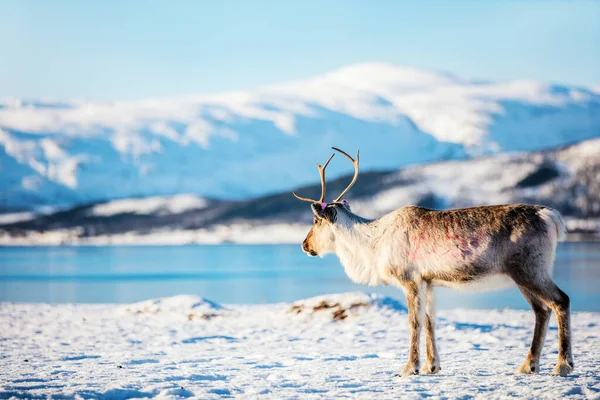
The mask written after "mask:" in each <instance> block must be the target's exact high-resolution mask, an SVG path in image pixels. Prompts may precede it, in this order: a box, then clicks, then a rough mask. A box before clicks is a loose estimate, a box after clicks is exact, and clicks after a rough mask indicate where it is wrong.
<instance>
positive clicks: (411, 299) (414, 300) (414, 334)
mask: <svg viewBox="0 0 600 400" xmlns="http://www.w3.org/2000/svg"><path fill="white" fill-rule="evenodd" d="M402 289H403V290H404V294H405V295H406V302H407V304H408V325H409V326H410V349H409V352H408V362H407V363H406V365H405V366H404V368H402V371H401V372H400V373H399V374H397V376H410V375H418V374H419V337H420V336H421V292H422V289H421V284H420V283H417V282H406V283H404V284H403V286H402Z"/></svg>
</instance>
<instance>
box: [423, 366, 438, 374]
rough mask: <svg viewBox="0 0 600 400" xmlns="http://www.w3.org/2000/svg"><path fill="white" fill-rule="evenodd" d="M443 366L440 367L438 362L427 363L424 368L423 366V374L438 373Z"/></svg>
mask: <svg viewBox="0 0 600 400" xmlns="http://www.w3.org/2000/svg"><path fill="white" fill-rule="evenodd" d="M441 369H442V368H440V366H439V365H437V364H425V365H424V366H423V368H421V373H422V374H437V373H438V372H440V370H441Z"/></svg>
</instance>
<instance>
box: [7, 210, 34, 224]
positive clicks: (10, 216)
mask: <svg viewBox="0 0 600 400" xmlns="http://www.w3.org/2000/svg"><path fill="white" fill-rule="evenodd" d="M35 217H36V215H35V213H32V212H17V213H6V214H0V225H6V224H12V223H14V222H23V221H30V220H32V219H34V218H35Z"/></svg>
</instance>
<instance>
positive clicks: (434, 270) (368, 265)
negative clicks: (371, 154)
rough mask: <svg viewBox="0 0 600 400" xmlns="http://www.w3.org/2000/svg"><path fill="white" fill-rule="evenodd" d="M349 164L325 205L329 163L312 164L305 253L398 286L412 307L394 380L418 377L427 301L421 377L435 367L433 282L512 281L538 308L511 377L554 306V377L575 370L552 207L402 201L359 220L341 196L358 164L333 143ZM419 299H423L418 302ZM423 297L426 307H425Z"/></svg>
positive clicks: (465, 285)
mask: <svg viewBox="0 0 600 400" xmlns="http://www.w3.org/2000/svg"><path fill="white" fill-rule="evenodd" d="M333 149H334V150H335V151H338V152H340V153H341V154H343V155H344V156H345V157H346V158H348V159H349V160H350V161H351V162H352V164H353V165H354V177H353V178H352V181H351V182H350V184H349V185H348V186H347V187H346V189H345V190H344V191H343V192H342V194H340V195H339V196H338V197H337V198H336V199H335V200H333V201H332V202H330V203H326V202H325V193H326V184H325V169H326V168H327V165H328V164H329V162H330V161H331V159H332V158H333V156H334V155H335V153H333V154H332V155H331V157H329V159H328V160H327V162H326V163H325V165H323V166H321V165H320V164H319V163H317V168H318V169H319V174H320V177H321V198H320V199H319V200H313V199H309V198H306V197H301V196H299V195H297V194H296V193H293V195H294V196H295V197H296V198H298V199H299V200H302V201H307V202H310V203H312V207H311V208H312V211H313V213H314V221H313V225H312V228H311V229H310V231H309V232H308V235H307V236H306V239H305V240H304V242H303V243H302V250H304V252H305V253H307V254H308V255H309V256H321V257H322V256H323V255H325V254H327V253H335V254H337V256H338V258H339V259H340V262H341V264H342V265H343V267H344V270H345V272H346V274H347V275H348V277H349V278H350V279H351V280H352V281H354V282H356V283H359V284H367V285H369V286H375V285H380V284H383V285H388V284H389V285H395V286H399V287H400V288H402V290H403V291H404V294H405V296H406V300H407V304H408V322H409V325H410V349H409V355H408V362H407V363H406V365H405V366H404V368H403V369H402V370H401V372H399V373H398V374H397V376H410V375H417V374H419V364H420V360H419V341H420V333H421V325H422V320H423V316H422V309H423V305H424V307H425V310H424V311H425V313H424V314H425V315H424V316H425V340H426V349H427V357H426V362H425V365H424V366H423V368H422V369H421V370H420V372H421V373H427V374H435V373H437V372H439V371H440V356H439V354H438V350H437V346H436V343H435V297H434V287H435V286H445V287H454V288H459V289H478V288H480V289H484V290H485V289H495V288H496V289H497V288H501V287H503V286H506V285H513V284H516V285H517V287H518V288H519V290H520V291H521V293H522V294H523V296H524V297H525V299H526V300H527V302H528V303H529V304H530V305H531V308H532V309H533V312H534V313H535V328H534V333H533V340H532V342H531V347H530V349H529V353H528V354H527V358H526V359H525V362H524V363H523V364H522V365H521V366H520V367H519V368H518V369H517V370H516V372H515V373H517V374H533V373H535V372H537V371H538V370H539V362H540V354H541V352H542V346H543V344H544V338H545V336H546V331H547V329H548V321H549V319H550V312H551V311H554V313H555V314H556V318H557V321H558V339H559V340H558V349H559V351H558V363H557V364H556V366H555V368H554V370H553V374H554V375H560V376H566V375H568V374H569V373H570V372H572V371H573V368H574V363H573V356H572V349H571V330H570V300H569V296H567V295H566V294H565V293H564V292H563V291H562V290H560V289H559V288H558V286H556V285H555V284H554V282H553V281H552V269H553V264H554V257H555V253H556V245H557V242H558V241H560V240H563V239H564V236H565V225H564V222H563V220H562V218H561V216H560V214H559V213H558V211H556V210H553V209H551V208H548V207H543V206H537V205H527V204H508V205H493V206H481V207H471V208H462V209H453V210H431V209H427V208H423V207H416V206H406V207H402V208H399V209H397V210H395V211H393V212H391V213H389V214H387V215H384V216H383V217H381V218H378V219H374V220H370V219H366V218H362V217H360V216H358V215H356V214H354V213H352V211H351V210H350V206H349V204H348V203H347V202H346V201H345V200H343V197H344V195H345V194H346V193H348V191H349V190H350V188H351V187H352V186H353V185H354V183H355V182H356V180H357V178H358V164H359V156H360V154H359V152H357V153H356V160H354V159H353V158H352V157H350V156H349V155H348V154H347V153H345V152H344V151H342V150H340V149H338V148H335V147H333ZM424 300H425V301H424ZM423 303H425V304H423Z"/></svg>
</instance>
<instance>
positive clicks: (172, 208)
mask: <svg viewBox="0 0 600 400" xmlns="http://www.w3.org/2000/svg"><path fill="white" fill-rule="evenodd" d="M370 157H371V155H370V154H364V155H363V159H364V160H367V159H368V158H370ZM345 164H346V167H347V168H348V169H351V166H350V165H349V164H350V163H348V162H346V163H345ZM314 175H317V173H316V171H314ZM314 177H315V176H314ZM315 178H316V177H315ZM317 179H318V178H317ZM349 181H350V176H344V177H341V178H338V179H332V180H328V185H327V193H329V196H328V198H329V199H330V198H331V197H332V196H336V195H337V194H338V193H340V192H341V191H342V190H343V189H344V188H345V186H346V185H347V184H348V182H349ZM296 190H297V192H298V193H301V194H302V195H305V196H309V197H313V198H317V197H318V196H319V193H320V190H321V187H320V184H313V185H310V186H305V187H301V188H298V189H296ZM348 200H349V201H350V203H351V205H352V208H353V210H354V211H355V212H356V213H358V214H359V215H362V216H364V217H369V218H377V217H380V216H382V215H384V214H386V213H388V212H390V211H393V210H395V209H397V208H400V207H402V206H405V205H410V204H413V205H420V206H423V207H429V208H436V209H443V208H459V207H468V206H473V205H484V204H502V203H531V204H542V205H547V206H551V207H554V208H556V209H558V210H559V211H560V212H561V213H562V214H563V216H564V217H565V219H566V221H567V227H568V229H569V231H570V233H571V234H572V233H585V234H594V233H595V234H600V138H599V139H591V140H588V141H584V142H581V143H579V144H576V145H573V146H569V147H566V148H560V149H554V150H545V151H540V152H521V153H513V154H501V155H496V156H489V157H482V158H477V159H470V160H452V161H442V162H437V163H433V164H429V165H419V166H409V167H405V168H402V169H400V170H396V171H382V172H365V173H361V174H360V176H359V179H358V181H357V183H356V185H355V186H354V187H353V188H352V190H351V191H350V192H349V194H348ZM15 218H20V219H22V221H20V222H16V223H15V222H14V221H13V222H12V223H8V222H6V223H4V224H3V223H2V221H1V220H0V243H4V244H11V243H12V244H29V243H40V244H51V243H90V244H93V243H97V244H105V243H117V244H128V243H153V244H168V243H171V244H182V243H190V242H191V243H196V242H198V243H220V242H223V241H232V242H242V243H265V242H266V243H276V242H292V243H300V241H301V240H302V239H303V237H304V235H306V232H308V229H309V225H310V223H311V220H312V212H311V211H310V207H309V205H308V204H307V203H305V202H302V201H298V200H296V199H295V198H294V197H293V196H292V195H291V193H290V192H289V191H286V192H282V193H278V194H272V195H267V196H263V197H259V198H254V199H249V200H240V201H222V200H210V199H205V198H198V197H195V196H192V195H178V196H169V197H152V198H145V199H123V200H113V201H109V202H105V203H97V204H91V205H86V206H80V207H76V208H74V209H71V210H66V211H61V212H57V213H54V214H51V215H45V216H38V217H36V216H34V215H31V214H22V213H19V214H17V215H15Z"/></svg>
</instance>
